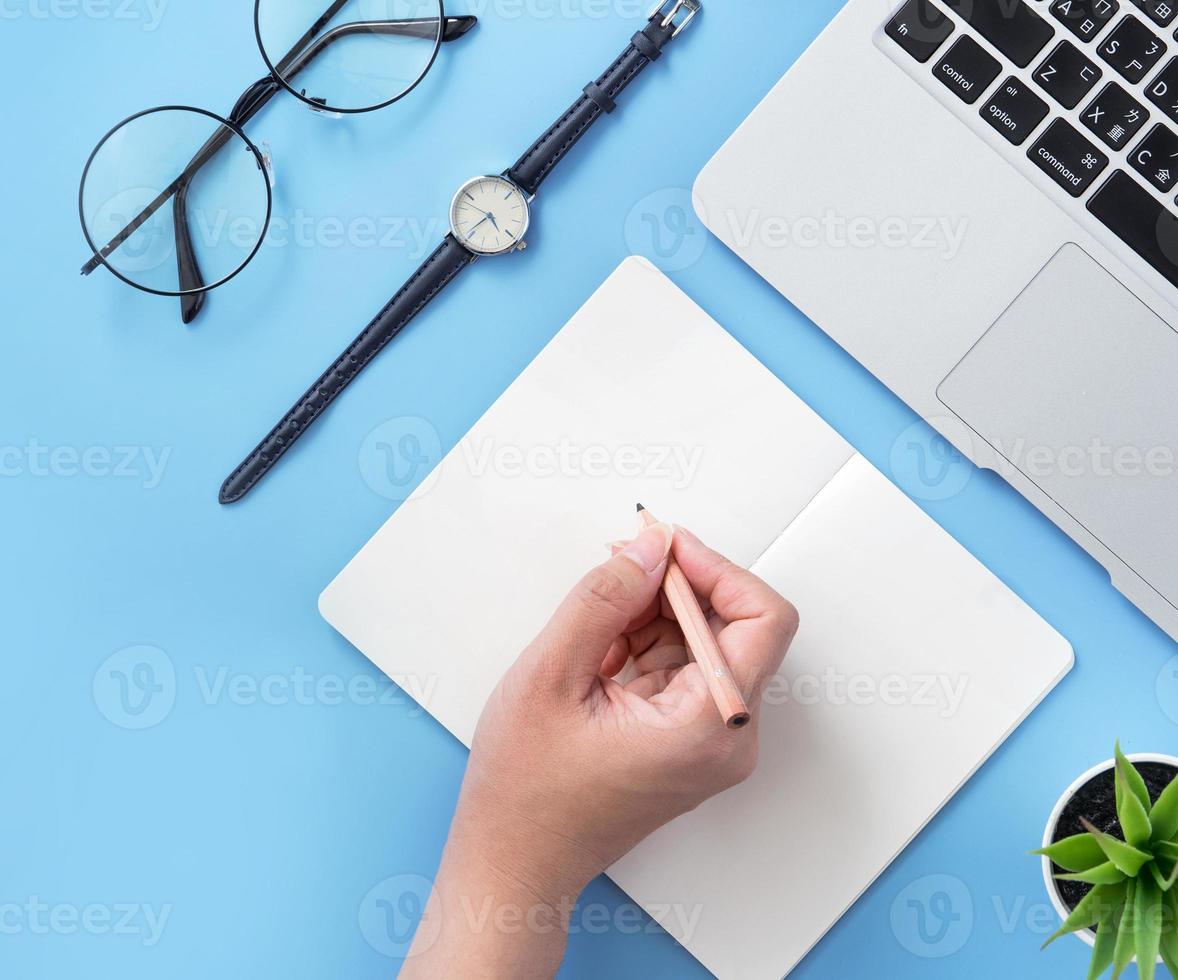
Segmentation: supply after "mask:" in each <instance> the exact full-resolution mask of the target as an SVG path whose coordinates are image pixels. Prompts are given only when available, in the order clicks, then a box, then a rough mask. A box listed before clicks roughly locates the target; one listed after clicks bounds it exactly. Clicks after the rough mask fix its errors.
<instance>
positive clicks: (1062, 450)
mask: <svg viewBox="0 0 1178 980" xmlns="http://www.w3.org/2000/svg"><path fill="white" fill-rule="evenodd" d="M994 448H995V449H996V450H997V451H998V452H999V453H1000V454H1001V455H1002V456H1004V457H1005V458H1006V459H1008V460H1009V461H1010V462H1011V463H1013V464H1014V465H1015V466H1017V467H1018V468H1019V469H1020V470H1021V471H1022V472H1023V473H1025V474H1026V475H1027V476H1029V477H1031V478H1032V479H1040V480H1042V479H1047V478H1048V477H1053V476H1062V477H1069V478H1080V477H1089V476H1092V477H1096V478H1097V479H1102V480H1104V479H1109V478H1110V477H1128V478H1130V479H1135V478H1137V477H1155V478H1160V479H1166V478H1169V477H1172V476H1174V475H1175V473H1178V453H1176V452H1175V450H1174V447H1173V446H1147V447H1142V446H1135V445H1121V446H1114V445H1110V444H1108V443H1107V442H1105V441H1104V440H1103V439H1102V438H1100V437H1099V436H1093V438H1092V439H1091V440H1089V441H1088V442H1087V443H1086V444H1084V445H1062V446H1049V445H1044V444H1041V443H1034V442H1032V441H1031V440H1029V439H1022V438H1020V439H1015V440H1014V441H1013V442H1011V443H1010V444H1009V445H1004V444H1003V443H1002V442H1001V441H999V442H996V443H995V446H994Z"/></svg>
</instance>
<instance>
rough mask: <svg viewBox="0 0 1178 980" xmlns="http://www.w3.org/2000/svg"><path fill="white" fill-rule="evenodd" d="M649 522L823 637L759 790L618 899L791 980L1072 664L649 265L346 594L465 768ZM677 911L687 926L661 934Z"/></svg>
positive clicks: (456, 466)
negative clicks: (591, 590)
mask: <svg viewBox="0 0 1178 980" xmlns="http://www.w3.org/2000/svg"><path fill="white" fill-rule="evenodd" d="M636 500H641V501H642V502H643V503H645V504H647V505H648V506H649V507H650V508H651V510H652V512H653V513H655V514H657V515H658V516H659V517H661V518H662V519H664V520H669V521H674V522H676V523H679V524H683V525H685V526H688V527H691V528H692V529H693V530H694V531H696V533H698V534H699V535H700V536H701V537H702V538H703V539H704V540H705V541H707V542H708V543H709V544H711V545H712V546H713V547H716V548H718V549H719V550H722V551H724V552H725V553H726V554H728V555H729V557H731V558H732V559H734V560H735V561H738V562H740V563H742V564H745V565H748V566H751V567H752V568H753V569H754V570H755V571H756V572H757V573H758V574H759V575H761V576H762V577H764V578H765V579H767V580H768V581H769V582H770V583H771V584H772V585H773V586H774V587H775V588H777V589H778V591H780V592H781V593H783V594H784V595H786V596H788V597H789V598H790V599H792V600H793V601H794V603H795V604H796V605H797V606H798V608H799V610H800V611H801V618H802V626H801V630H800V632H799V634H798V637H797V640H796V641H795V643H794V646H793V649H792V651H791V653H790V655H789V656H788V657H787V658H786V662H785V666H784V667H783V669H782V672H781V674H780V675H779V676H778V677H777V678H775V679H774V681H773V682H772V683H771V684H770V687H769V689H768V691H767V694H766V702H765V704H764V706H763V709H762V710H763V722H762V727H761V740H762V751H761V761H760V766H759V768H758V770H757V772H756V774H755V775H754V776H753V777H752V779H750V780H749V781H748V782H747V783H745V784H744V785H742V786H740V787H738V788H736V789H734V790H731V791H730V792H728V793H725V794H723V795H721V796H719V797H717V798H715V799H713V800H711V801H709V802H708V803H706V804H705V805H703V806H702V807H700V808H699V809H698V810H696V811H695V812H693V813H691V814H689V815H687V816H685V817H683V818H681V819H679V820H677V821H675V822H674V823H672V824H670V825H669V826H668V827H666V828H664V829H663V830H662V831H660V832H659V833H657V834H656V835H654V836H653V837H651V838H650V839H649V840H647V841H645V842H644V843H643V844H641V845H640V846H639V847H638V848H637V849H635V850H634V851H633V852H632V853H631V854H630V855H628V856H627V857H626V858H625V859H623V860H622V861H621V862H619V863H618V864H617V865H615V866H614V867H613V868H612V869H611V871H610V876H611V877H612V878H613V879H614V880H615V881H616V882H617V883H618V884H619V885H620V886H621V887H622V888H623V889H625V891H626V892H628V893H629V894H630V895H631V896H632V897H633V898H634V899H635V900H636V901H637V902H638V903H639V904H641V905H642V906H643V907H645V908H646V909H647V910H648V911H650V912H651V914H652V915H654V916H655V918H657V919H659V921H660V922H661V923H662V924H663V925H664V927H665V928H667V929H668V931H670V932H671V933H672V934H673V935H675V936H676V938H677V939H679V941H680V942H682V943H683V944H684V945H685V946H686V947H687V948H688V949H689V950H690V951H691V952H692V953H693V954H694V955H695V956H696V957H697V958H698V959H699V960H700V962H702V963H703V964H704V965H705V966H706V967H708V968H709V969H710V970H711V971H712V972H713V973H715V974H717V975H718V976H720V977H722V978H729V977H731V978H741V980H749V978H753V980H755V978H761V977H764V978H773V977H780V976H782V975H783V974H786V973H788V972H789V971H790V970H791V969H792V968H793V966H794V965H795V964H796V963H797V962H798V960H800V959H801V957H802V956H804V955H805V953H806V951H807V950H808V949H809V948H810V947H811V946H812V945H813V944H814V943H815V942H817V941H818V939H819V938H820V937H821V936H822V934H823V933H824V932H825V931H826V930H827V929H828V928H829V927H830V926H831V925H832V924H833V923H834V922H835V921H836V920H837V919H838V918H839V916H840V915H841V914H842V913H843V912H844V911H845V910H846V909H847V907H848V906H849V905H850V904H851V903H852V902H853V901H854V900H855V898H856V897H857V896H858V895H859V894H860V893H861V892H862V891H863V890H864V889H865V888H866V887H867V886H868V885H869V884H870V883H871V882H872V880H873V879H874V878H875V877H876V876H877V875H878V874H879V873H880V872H881V871H882V870H883V869H884V868H885V867H886V866H887V865H888V863H889V862H890V861H891V860H892V859H893V858H894V857H895V856H896V854H897V853H898V852H899V851H900V850H901V849H902V848H903V847H904V846H905V844H906V843H907V842H908V841H909V840H910V839H911V838H912V837H913V836H914V835H915V834H916V833H917V831H919V830H920V828H921V827H922V826H923V825H924V824H925V823H926V822H927V821H928V820H929V819H930V818H931V817H932V816H933V814H934V813H936V811H937V810H938V809H939V808H940V807H941V806H942V805H943V804H944V803H945V802H946V801H947V800H948V799H949V797H951V796H952V794H953V793H954V791H955V790H957V788H958V787H960V786H961V784H962V783H963V782H964V781H965V780H966V779H967V778H968V777H969V776H970V774H971V773H972V772H973V771H974V770H975V769H976V768H977V767H978V766H979V765H980V764H981V763H982V762H983V760H985V759H986V757H987V756H989V755H990V753H991V752H992V751H993V750H994V749H995V748H996V747H997V746H998V745H999V744H1000V743H1001V742H1002V741H1003V740H1004V739H1005V738H1006V736H1007V735H1008V734H1009V733H1010V732H1011V731H1012V730H1013V729H1014V728H1015V727H1016V726H1017V725H1018V724H1019V722H1020V721H1021V720H1022V719H1023V718H1024V717H1025V716H1026V715H1027V713H1028V712H1029V711H1030V710H1031V709H1032V708H1033V707H1034V706H1035V705H1036V704H1037V703H1038V702H1039V700H1040V699H1041V698H1042V697H1043V696H1044V695H1045V694H1046V693H1047V692H1048V691H1049V690H1050V689H1051V688H1052V687H1053V686H1054V685H1055V683H1056V682H1057V681H1058V680H1059V679H1060V678H1061V677H1062V676H1063V675H1064V674H1066V673H1067V671H1068V670H1069V669H1070V667H1071V664H1072V652H1071V648H1070V647H1069V645H1068V643H1067V642H1066V641H1065V640H1064V639H1063V638H1062V637H1061V636H1060V635H1059V634H1058V633H1056V632H1055V631H1054V630H1053V629H1051V627H1049V626H1048V625H1047V624H1046V623H1044V622H1043V620H1041V619H1040V618H1039V617H1038V616H1037V615H1036V614H1035V613H1034V612H1033V611H1032V610H1031V609H1030V608H1028V607H1027V606H1026V605H1025V604H1024V603H1023V602H1022V601H1021V600H1020V599H1019V598H1018V597H1017V596H1015V595H1014V594H1013V593H1012V592H1011V591H1010V590H1009V589H1007V588H1006V587H1005V586H1004V585H1003V584H1002V583H1001V582H999V581H998V580H997V579H996V578H995V577H994V576H993V575H992V574H990V572H988V571H987V570H986V569H985V568H984V567H983V566H982V565H981V564H979V563H978V562H977V561H976V560H975V559H974V558H972V557H971V556H970V555H969V554H968V553H967V552H966V551H965V550H964V549H963V548H961V547H960V546H959V545H958V544H957V543H956V542H954V541H953V540H952V539H951V538H950V537H949V536H948V535H947V534H946V533H945V532H944V531H942V530H941V529H940V528H939V527H938V526H937V525H936V524H935V523H934V522H933V521H932V520H930V519H929V518H928V517H927V516H926V515H925V514H924V513H922V512H921V511H920V510H919V509H918V508H917V507H916V506H915V505H914V504H912V503H911V501H909V500H908V499H907V498H906V497H905V496H904V495H903V494H902V493H900V491H898V490H897V489H895V487H893V486H892V484H891V483H890V482H889V481H888V480H887V479H885V478H884V477H883V476H882V475H881V474H880V473H879V472H878V471H876V470H875V469H874V468H873V467H872V466H871V465H870V464H869V463H868V462H867V461H866V460H865V459H864V458H863V457H861V456H859V455H858V454H857V453H856V452H855V451H854V450H853V449H852V448H851V447H850V446H849V445H848V444H847V443H846V442H844V441H843V439H842V438H840V437H839V435H838V434H837V433H835V432H834V430H833V429H831V428H830V427H829V426H828V425H827V424H826V423H825V422H823V421H822V420H821V419H820V418H819V417H818V416H817V415H815V414H814V412H812V411H811V410H810V409H809V408H807V407H806V405H805V404H803V403H802V402H801V401H800V400H799V399H798V398H797V396H795V395H794V394H793V393H792V392H791V391H789V390H788V389H787V388H785V387H784V386H783V385H782V384H781V382H779V381H778V380H777V379H776V378H775V377H773V375H772V374H770V373H769V372H768V371H767V370H765V368H764V367H762V366H761V365H760V364H759V363H758V362H757V361H756V360H755V359H754V358H753V357H752V356H751V355H750V354H749V353H748V352H746V351H745V350H744V349H743V348H742V347H741V346H740V345H739V344H737V343H736V341H735V340H733V339H732V338H731V337H730V336H729V335H728V334H727V333H726V332H725V331H724V330H723V329H721V328H720V327H719V326H718V325H717V324H716V323H715V322H713V321H712V320H711V319H709V317H708V316H707V315H706V314H705V313H704V312H703V311H702V310H700V309H699V307H697V306H696V305H695V304H694V303H692V302H691V300H690V299H688V298H687V297H686V296H685V295H684V294H683V293H682V292H681V291H680V290H679V289H677V288H676V287H675V286H674V285H673V284H672V283H671V282H670V281H669V280H668V279H666V278H665V277H664V276H663V275H662V274H661V273H660V272H658V271H657V270H656V269H655V268H654V267H652V266H651V265H649V264H648V263H647V262H645V261H644V260H642V259H637V258H631V259H627V260H626V261H625V262H623V263H622V265H621V266H620V267H619V268H618V269H617V271H616V272H614V274H613V275H612V276H611V277H610V278H609V279H608V280H607V282H606V283H605V284H604V285H603V286H602V287H601V288H600V289H599V290H598V292H597V293H596V294H595V295H594V296H593V297H592V298H591V299H590V300H589V301H588V303H586V304H585V306H584V307H583V308H582V309H581V310H580V312H578V313H577V314H576V316H574V317H573V319H572V320H571V321H570V322H569V324H568V325H567V326H566V327H565V328H564V329H563V330H562V331H561V332H560V333H559V334H558V335H557V336H556V338H555V339H554V340H553V341H552V342H551V343H550V344H549V345H548V347H547V348H545V350H544V351H543V352H542V353H541V354H540V355H539V356H538V357H537V358H536V359H535V361H534V362H533V363H532V364H531V365H530V366H529V367H528V368H527V370H526V371H524V373H523V374H522V375H521V376H520V377H519V379H518V380H517V381H516V382H515V383H514V384H513V385H512V386H511V387H510V388H509V389H508V390H507V392H506V393H505V394H504V395H503V396H502V397H501V398H500V399H499V401H497V402H496V403H495V404H494V405H493V406H492V407H491V409H490V410H489V411H488V412H487V414H486V415H484V416H483V418H482V419H481V420H480V421H479V422H478V424H477V425H475V427H474V428H473V429H472V430H471V432H470V433H469V434H468V435H467V436H466V437H465V438H464V439H463V440H462V442H461V443H459V445H458V446H457V447H455V448H454V450H453V451H452V452H451V453H450V454H449V455H448V456H447V457H446V458H445V460H443V462H442V463H441V464H440V465H439V466H438V468H437V469H436V470H435V472H434V473H433V475H432V476H430V477H428V478H427V479H426V480H425V482H424V484H423V485H422V488H421V490H420V492H419V493H418V494H417V495H416V496H414V497H413V498H411V499H410V500H408V501H406V502H405V503H404V504H403V505H402V506H401V508H400V509H399V510H398V511H397V513H396V514H395V515H394V516H393V517H392V518H391V519H390V520H389V521H388V523H386V524H385V525H384V527H383V528H381V530H380V531H379V532H378V533H377V534H376V536H375V537H374V538H373V539H372V540H371V541H369V543H368V544H367V545H365V547H364V548H363V550H361V551H360V553H359V554H358V555H357V556H356V557H355V558H354V559H353V560H352V561H351V563H350V564H349V565H348V566H347V567H346V568H345V569H344V570H343V571H342V572H341V573H340V575H339V576H338V577H337V578H336V580H335V581H334V582H333V583H332V584H331V585H330V586H329V587H328V589H327V590H326V591H325V592H324V593H323V596H322V598H321V600H320V609H321V610H322V613H323V615H324V616H325V617H326V618H327V620H328V621H329V622H330V623H331V624H332V625H333V626H335V628H336V629H338V630H339V631H340V632H341V633H343V634H344V636H346V637H347V638H348V639H349V640H350V641H351V642H352V643H353V644H355V645H356V646H357V647H358V648H359V649H360V650H361V651H363V653H364V654H366V655H367V656H368V657H369V658H370V659H371V660H372V661H373V662H374V663H376V664H377V666H379V667H380V668H381V669H382V670H384V671H385V672H386V673H387V674H389V675H390V676H392V677H394V678H404V677H406V676H408V677H411V678H414V679H415V683H414V685H412V686H413V687H414V688H415V689H416V690H420V691H429V692H430V694H429V696H428V697H426V699H425V701H424V704H423V706H424V707H425V708H426V709H427V710H428V711H429V712H430V713H431V714H432V715H433V716H434V717H435V718H437V719H438V720H439V721H440V722H441V723H442V724H443V725H445V726H446V728H448V729H449V730H450V731H451V732H453V733H454V735H456V736H457V737H458V738H459V739H461V740H462V741H463V742H464V743H465V744H467V745H469V744H470V741H471V737H472V735H473V733H474V728H475V723H476V722H477V720H478V716H479V712H480V710H481V708H482V706H483V704H484V702H485V700H486V698H487V696H488V695H489V693H490V692H491V689H492V688H493V687H494V685H495V683H496V681H497V680H498V678H499V676H500V674H501V673H502V672H503V670H504V669H505V668H506V667H507V666H508V664H510V663H511V662H512V660H513V659H514V658H515V657H516V655H517V654H518V653H519V651H520V650H521V649H522V648H523V647H524V646H525V645H526V644H527V642H528V641H529V640H530V639H531V638H532V636H533V635H534V634H535V633H536V632H537V631H538V630H539V629H540V628H541V626H543V624H544V622H545V621H546V619H547V618H548V616H549V615H550V614H551V612H552V610H553V609H554V608H555V606H556V605H557V603H558V602H559V600H560V599H561V598H562V597H563V596H564V594H565V593H566V592H567V590H568V589H569V587H570V586H571V585H572V584H573V583H574V582H575V581H576V580H577V579H578V578H579V577H580V576H581V575H582V574H583V573H584V571H585V570H587V569H588V568H589V567H590V566H591V565H593V564H596V563H598V562H600V561H602V560H604V558H605V557H606V554H605V549H604V546H603V543H604V542H606V541H611V540H613V539H616V538H618V537H620V536H625V535H627V534H629V533H631V532H632V529H633V526H634V503H635V501H636ZM669 908H673V909H675V910H676V914H674V915H671V914H667V913H665V911H664V910H667V909H669Z"/></svg>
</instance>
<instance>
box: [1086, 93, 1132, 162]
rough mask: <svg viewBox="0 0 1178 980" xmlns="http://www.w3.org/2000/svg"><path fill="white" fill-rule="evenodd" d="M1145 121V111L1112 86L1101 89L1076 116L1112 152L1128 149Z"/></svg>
mask: <svg viewBox="0 0 1178 980" xmlns="http://www.w3.org/2000/svg"><path fill="white" fill-rule="evenodd" d="M1148 119H1149V113H1148V112H1147V111H1146V109H1145V107H1144V106H1142V105H1141V103H1140V102H1138V101H1137V100H1136V99H1135V98H1133V96H1131V95H1130V94H1129V93H1128V92H1126V91H1125V90H1124V89H1123V88H1121V86H1120V85H1118V84H1117V83H1116V82H1109V83H1108V84H1107V85H1106V86H1105V87H1104V88H1103V89H1101V90H1100V94H1099V95H1098V96H1097V97H1096V98H1095V99H1093V100H1092V102H1091V103H1090V104H1089V105H1088V108H1087V109H1085V110H1084V111H1083V112H1082V113H1081V114H1080V122H1082V123H1083V124H1084V125H1085V126H1087V127H1088V128H1089V129H1090V130H1092V132H1094V133H1095V134H1096V135H1097V136H1099V137H1100V139H1101V141H1102V142H1103V143H1104V144H1105V145H1106V146H1110V147H1112V148H1113V149H1114V150H1119V149H1121V147H1123V146H1128V145H1129V141H1130V140H1131V139H1133V137H1134V136H1136V135H1137V131H1138V130H1139V129H1141V127H1142V126H1144V125H1145V123H1146V120H1148Z"/></svg>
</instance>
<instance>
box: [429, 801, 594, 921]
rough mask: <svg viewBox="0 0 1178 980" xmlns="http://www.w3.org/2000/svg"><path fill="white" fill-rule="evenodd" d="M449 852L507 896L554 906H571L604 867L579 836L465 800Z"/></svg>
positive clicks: (459, 809)
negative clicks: (576, 838) (470, 804)
mask: <svg viewBox="0 0 1178 980" xmlns="http://www.w3.org/2000/svg"><path fill="white" fill-rule="evenodd" d="M446 852H447V861H449V858H450V856H451V854H452V855H453V857H454V862H453V863H454V864H455V865H456V866H458V867H462V868H466V869H470V871H471V873H472V874H476V875H477V877H478V879H479V880H480V881H482V882H483V883H485V884H491V885H494V886H495V890H496V891H497V892H498V893H499V894H501V895H502V896H504V897H505V898H506V899H507V900H509V901H513V902H521V903H530V904H533V905H536V906H538V907H549V908H552V909H558V908H565V907H567V908H568V909H569V910H570V911H571V906H572V905H573V904H575V902H576V900H577V898H578V896H579V895H580V894H581V892H582V891H584V889H585V886H586V885H588V884H589V882H590V881H592V880H593V878H595V877H596V876H597V875H598V874H600V873H601V871H603V870H604V868H603V867H601V866H599V861H598V860H597V858H596V857H595V856H594V855H592V854H591V853H589V852H588V851H587V850H586V849H585V848H583V847H581V846H580V845H579V844H577V842H576V841H574V840H572V839H570V838H568V837H565V836H562V835H560V834H557V833H553V832H551V831H549V830H547V829H545V828H543V827H541V826H538V825H537V824H536V823H535V822H534V821H531V820H528V819H526V818H521V817H519V816H517V815H512V814H509V813H504V812H502V811H499V812H497V813H494V814H489V813H485V812H482V811H481V810H478V809H476V808H467V807H466V806H462V805H460V806H459V808H458V812H457V813H456V814H455V816H454V822H453V824H452V825H451V828H450V839H449V842H448V843H447V845H446ZM566 919H567V916H566Z"/></svg>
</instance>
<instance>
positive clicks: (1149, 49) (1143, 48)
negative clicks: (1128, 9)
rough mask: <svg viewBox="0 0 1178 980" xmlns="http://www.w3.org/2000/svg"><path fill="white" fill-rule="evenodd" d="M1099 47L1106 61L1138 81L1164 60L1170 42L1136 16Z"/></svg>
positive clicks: (1118, 28)
mask: <svg viewBox="0 0 1178 980" xmlns="http://www.w3.org/2000/svg"><path fill="white" fill-rule="evenodd" d="M1175 2H1176V3H1178V0H1175ZM1099 51H1100V56H1101V57H1102V58H1103V59H1104V60H1105V61H1107V62H1108V63H1109V64H1110V65H1112V66H1113V67H1114V68H1115V69H1116V70H1117V71H1119V72H1120V73H1121V74H1122V75H1124V76H1125V78H1127V79H1128V80H1129V81H1131V82H1132V83H1133V84H1134V85H1136V84H1137V83H1138V82H1140V81H1141V80H1142V79H1143V78H1145V76H1146V75H1147V74H1149V72H1150V71H1151V70H1152V69H1153V66H1154V65H1156V64H1157V63H1158V61H1159V60H1161V57H1162V55H1164V54H1165V53H1166V46H1165V45H1164V44H1162V42H1161V41H1159V40H1158V38H1157V36H1156V35H1155V34H1154V32H1153V31H1151V30H1150V29H1149V28H1148V27H1146V26H1145V25H1144V24H1143V23H1141V21H1139V20H1138V19H1137V18H1136V17H1126V18H1124V20H1122V21H1121V22H1120V23H1119V24H1118V25H1117V26H1116V27H1114V28H1113V32H1112V33H1111V34H1110V35H1109V36H1108V37H1106V38H1105V39H1104V40H1103V41H1101V42H1100V48H1099Z"/></svg>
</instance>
